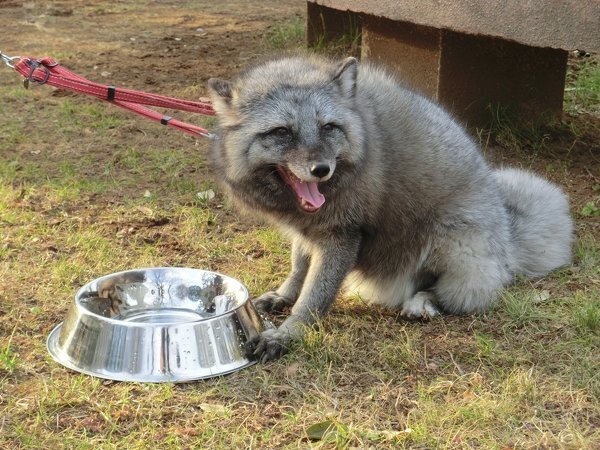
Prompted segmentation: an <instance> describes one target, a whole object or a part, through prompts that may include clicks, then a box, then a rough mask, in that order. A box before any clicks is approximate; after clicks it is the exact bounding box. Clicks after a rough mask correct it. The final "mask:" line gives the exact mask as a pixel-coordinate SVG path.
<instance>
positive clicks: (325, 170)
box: [310, 162, 331, 178]
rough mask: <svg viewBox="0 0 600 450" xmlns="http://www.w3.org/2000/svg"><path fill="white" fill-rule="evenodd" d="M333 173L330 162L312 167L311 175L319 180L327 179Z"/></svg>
mask: <svg viewBox="0 0 600 450" xmlns="http://www.w3.org/2000/svg"><path fill="white" fill-rule="evenodd" d="M329 172H331V166H330V165H329V163H328V162H318V163H315V164H313V165H311V166H310V174H311V175H314V176H315V177H317V178H325V177H326V176H327V175H329Z"/></svg>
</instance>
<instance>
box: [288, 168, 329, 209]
mask: <svg viewBox="0 0 600 450" xmlns="http://www.w3.org/2000/svg"><path fill="white" fill-rule="evenodd" d="M277 172H279V175H281V178H282V179H283V181H284V182H285V184H287V185H288V186H289V187H291V188H292V190H293V191H294V193H295V194H296V197H298V203H299V205H300V207H301V208H302V209H303V210H304V211H306V212H315V211H317V210H318V209H319V208H320V207H321V206H323V203H325V197H324V196H323V194H321V193H320V192H319V188H318V186H317V185H318V183H317V182H316V181H302V180H301V179H300V178H298V177H297V176H296V175H294V174H293V173H292V172H290V171H289V170H287V169H285V168H283V167H281V166H277Z"/></svg>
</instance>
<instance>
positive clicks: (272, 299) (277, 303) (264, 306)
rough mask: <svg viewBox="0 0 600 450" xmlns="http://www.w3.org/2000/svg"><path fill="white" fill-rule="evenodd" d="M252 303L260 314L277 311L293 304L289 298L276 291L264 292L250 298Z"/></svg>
mask: <svg viewBox="0 0 600 450" xmlns="http://www.w3.org/2000/svg"><path fill="white" fill-rule="evenodd" d="M252 303H254V307H255V308H256V310H257V311H258V312H259V313H262V314H269V313H279V312H281V311H283V310H284V309H285V308H286V307H287V306H290V305H292V304H293V302H292V301H291V300H290V299H289V298H287V297H284V296H283V295H279V294H278V293H277V292H276V291H269V292H265V293H264V294H263V295H261V296H260V297H257V298H255V299H254V300H252Z"/></svg>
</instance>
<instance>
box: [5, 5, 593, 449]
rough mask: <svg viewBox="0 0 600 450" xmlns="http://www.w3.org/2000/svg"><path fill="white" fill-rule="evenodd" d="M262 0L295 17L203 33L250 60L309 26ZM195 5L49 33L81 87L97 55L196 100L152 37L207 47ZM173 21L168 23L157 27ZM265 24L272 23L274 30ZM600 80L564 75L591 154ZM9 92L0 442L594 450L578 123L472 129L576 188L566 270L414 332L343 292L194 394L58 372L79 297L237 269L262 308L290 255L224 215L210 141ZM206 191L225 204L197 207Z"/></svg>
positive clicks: (99, 14) (149, 8)
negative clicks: (113, 278) (55, 353)
mask: <svg viewBox="0 0 600 450" xmlns="http://www.w3.org/2000/svg"><path fill="white" fill-rule="evenodd" d="M63 3H64V4H65V6H64V7H65V8H66V7H68V5H70V4H71V3H73V5H75V3H74V2H69V1H67V2H63ZM266 4H267V6H269V5H270V6H271V7H273V8H275V7H276V8H277V11H278V12H279V11H280V10H282V9H284V10H285V11H287V13H286V14H283V15H282V14H277V15H273V17H270V16H269V17H270V18H268V20H267V19H265V18H264V17H265V15H268V14H274V13H273V12H272V10H269V9H263V8H265V6H264V4H261V6H260V7H256V6H254V8H259V9H258V10H256V9H254V10H251V8H252V7H253V6H252V4H251V3H244V10H243V11H241V12H240V11H239V8H240V6H239V3H235V2H231V3H228V2H225V4H223V6H222V7H221V8H219V10H218V14H213V9H208V10H207V12H206V14H205V15H204V16H203V20H204V19H206V20H208V21H212V22H210V23H209V25H210V24H211V23H212V24H215V27H222V28H219V29H220V30H222V31H219V33H221V32H222V33H223V34H220V35H219V39H221V40H222V41H227V39H231V38H232V37H235V33H248V34H247V35H244V36H245V39H247V41H248V43H247V44H246V45H247V52H255V53H260V52H262V51H266V49H261V48H256V46H255V45H254V44H255V43H256V42H267V44H268V45H266V46H265V47H269V48H272V47H276V46H279V45H281V46H282V47H283V48H287V47H288V46H290V47H291V46H294V45H297V44H296V43H297V41H298V40H300V39H301V31H302V33H303V25H302V21H301V20H298V19H289V20H288V19H283V20H282V19H281V17H292V18H294V17H298V14H302V10H301V9H300V6H297V5H296V6H293V7H291V6H289V5H288V6H286V5H287V4H285V3H282V2H273V3H269V2H266ZM200 6H202V4H198V3H197V2H196V3H192V2H190V5H187V4H185V5H180V7H179V8H177V9H176V10H175V9H173V8H172V6H163V5H161V2H145V1H143V0H139V1H133V2H125V3H123V4H122V5H121V4H120V5H119V6H118V7H115V6H111V5H109V4H108V2H107V3H106V4H105V5H101V4H98V5H94V6H90V7H87V8H83V9H81V8H73V15H72V16H71V17H64V18H63V17H60V16H55V17H53V18H52V27H53V28H55V29H56V33H55V35H56V36H61V35H64V34H65V33H66V32H67V31H68V33H69V35H70V36H71V40H69V41H62V40H60V39H57V40H56V42H55V43H54V44H53V46H54V47H55V50H56V52H58V53H59V54H60V53H62V54H64V55H71V56H72V57H73V60H71V63H73V64H82V67H83V70H81V72H82V74H84V75H85V74H86V72H93V71H94V70H95V69H93V65H92V64H96V61H98V64H101V63H102V64H105V63H107V61H109V62H110V64H116V63H117V62H118V61H117V60H118V57H119V55H122V57H123V58H124V61H125V66H126V67H127V68H128V70H131V71H132V72H131V73H133V74H134V75H136V76H138V77H137V78H136V76H132V77H131V79H128V80H126V81H128V84H129V85H131V86H135V85H136V84H137V85H140V88H144V86H143V84H144V80H145V78H144V77H145V76H150V75H152V76H154V75H156V74H160V73H161V72H164V73H168V74H169V75H168V78H164V79H162V81H163V82H168V81H169V80H170V79H171V78H175V79H174V80H173V85H170V86H175V87H173V89H180V90H181V91H180V92H183V93H184V94H185V95H183V94H182V96H185V97H187V98H196V97H200V96H202V95H203V94H204V92H203V91H202V90H201V89H202V88H201V87H199V86H201V83H199V82H198V80H196V79H190V77H184V76H182V75H180V74H179V68H182V67H184V65H185V63H187V62H189V61H188V60H187V56H186V55H187V54H183V53H182V54H181V55H179V54H175V51H174V50H172V51H169V52H165V51H164V50H165V49H164V48H163V47H161V46H164V42H163V40H162V38H163V37H164V36H163V34H161V33H166V34H167V35H171V34H176V33H175V31H174V30H176V31H177V32H179V28H178V27H180V24H181V23H182V22H184V23H185V24H186V26H188V25H189V29H192V30H193V29H196V28H198V27H199V26H202V28H205V29H206V30H207V36H208V37H210V35H211V33H217V31H215V30H216V29H217V28H210V26H209V25H204V24H201V23H198V24H196V23H195V22H194V20H196V18H197V17H198V16H199V15H198V14H197V13H198V8H200ZM209 6H210V5H209ZM115 8H116V9H115ZM187 8H192V9H189V10H188V9H187ZM212 8H214V7H212ZM236 8H237V9H236ZM285 8H288V9H285ZM18 11H20V8H18V7H11V6H7V7H6V8H3V15H2V18H0V22H2V23H3V26H5V27H6V28H5V30H6V33H7V36H13V35H14V36H22V37H23V39H27V42H30V44H28V45H30V46H31V48H32V53H33V54H35V53H37V51H34V50H33V49H34V48H35V47H37V49H38V50H39V51H40V52H41V53H43V51H42V50H44V49H45V46H44V44H45V40H47V34H45V33H41V32H40V33H38V32H36V31H34V30H33V28H32V29H29V28H28V29H27V30H23V29H22V27H20V25H19V24H20V23H22V21H23V20H24V19H20V18H19V17H20V16H18V14H19V12H18ZM223 11H227V14H225V13H223ZM236 11H237V12H236ZM269 11H271V12H269ZM115 12H119V14H115ZM5 14H6V15H5ZM11 14H13V16H11ZM14 14H17V16H14ZM105 16H108V17H109V18H110V21H105V20H104V19H103V17H105ZM163 16H164V18H165V20H166V22H165V23H166V24H167V25H165V26H164V27H159V26H156V27H147V26H145V24H146V23H156V21H157V20H158V19H157V18H161V17H163ZM5 17H6V18H5ZM9 19H10V20H9ZM198 20H200V19H198ZM264 20H267V21H268V23H273V24H275V23H277V24H278V25H273V26H271V28H270V29H269V31H267V32H266V33H265V26H264V22H263V21H264ZM97 21H102V22H103V23H104V24H105V25H106V26H107V27H109V31H110V33H108V31H107V33H108V34H107V35H106V36H104V37H103V35H100V34H99V35H98V39H100V40H102V39H105V40H106V42H100V43H99V45H100V48H102V49H106V48H112V47H110V46H109V44H111V45H112V43H113V42H114V39H116V36H119V39H120V40H119V41H118V42H119V43H120V44H119V45H121V44H122V43H123V42H125V43H127V44H126V45H125V44H122V46H121V47H119V48H118V51H117V50H115V49H114V48H113V49H112V50H110V51H108V52H107V53H104V54H102V55H101V56H98V59H95V58H96V53H95V52H93V51H91V50H90V49H91V47H89V46H90V45H91V44H89V43H88V42H87V40H84V39H83V38H82V39H81V43H82V45H81V46H78V45H74V44H73V42H76V41H77V38H78V36H79V37H81V36H86V35H87V34H86V33H87V31H86V30H88V29H89V27H88V26H89V25H90V23H95V22H97ZM171 23H174V24H178V25H177V26H174V25H173V29H171V28H169V27H171V25H168V24H171ZM78 24H82V31H81V33H82V34H81V35H79V34H77V33H78V32H77V27H76V25H78ZM125 24H126V25H127V26H124V25H125ZM83 25H85V26H83ZM110 27H114V28H110ZM165 27H166V28H169V29H167V30H166V31H165V29H166V28H165ZM249 27H255V28H251V29H250V28H249ZM248 29H250V31H247V30H248ZM66 30H67V31H66ZM119 30H121V31H119ZM123 30H126V31H123ZM119 32H120V33H125V34H118V33H119ZM234 32H235V33H234ZM18 33H24V34H23V35H19V34H18ZM99 33H100V31H99ZM114 33H117V34H114ZM227 33H230V34H229V38H228V37H226V36H225V34H227ZM265 34H266V35H267V36H270V37H267V38H265V37H264V36H265ZM131 36H137V37H138V39H137V40H136V41H135V44H131V42H132V41H130V40H129V37H131ZM74 39H75V41H74ZM185 39H187V38H186V37H185V36H184V40H185ZM202 39H207V37H206V36H203V37H198V38H197V40H196V41H187V40H186V41H185V42H186V43H187V44H186V45H189V47H188V49H191V50H190V51H196V52H203V51H205V49H206V51H207V52H208V53H206V55H210V54H211V53H210V52H217V51H221V50H222V48H221V47H218V48H217V49H215V50H213V49H212V48H210V45H208V44H205V41H203V40H202ZM253 39H254V40H253ZM265 39H272V40H273V41H272V43H269V41H268V40H267V41H265ZM348 40H349V41H357V38H356V35H354V36H349V37H348ZM84 41H85V42H84ZM23 42H24V41H23ZM212 43H213V44H214V45H217V44H218V42H217V44H215V43H214V42H212ZM84 44H85V45H84ZM154 44H156V45H157V47H156V48H154V47H151V45H154ZM194 45H196V46H198V48H196V49H195V50H194V49H193V48H192V47H193V46H194ZM240 45H241V44H240ZM140 46H141V47H140ZM322 50H323V51H325V50H326V49H325V48H323V49H322ZM103 51H105V50H103ZM334 51H336V49H335V48H334ZM161 52H162V53H161ZM146 54H152V55H155V54H158V55H164V56H165V57H164V58H163V57H161V58H156V59H155V58H148V59H147V58H145V57H143V55H146ZM188 54H189V53H188ZM74 55H79V56H81V58H80V59H79V62H77V61H76V60H75V58H74ZM140 55H141V56H140ZM224 55H225V54H223V55H220V56H219V58H220V59H219V64H220V65H215V66H211V67H210V70H211V71H214V72H215V75H216V76H226V75H227V76H228V74H230V73H233V72H235V70H236V68H235V67H234V65H236V64H237V61H233V59H231V60H230V59H228V58H226V57H225V56H224ZM53 56H55V55H53ZM140 58H141V59H140ZM138 60H139V61H141V66H138V67H136V66H135V62H136V61H138ZM100 61H101V62H100ZM85 64H89V65H85ZM160 64H164V66H160ZM588 66H589V67H590V68H589V69H588V68H585V67H588ZM594 67H596V66H594V65H593V64H592V63H591V62H590V63H586V64H585V65H584V66H583V68H581V69H580V70H577V71H574V72H573V76H572V77H571V78H570V80H571V81H570V84H569V88H571V87H574V88H576V89H574V90H570V91H569V90H568V91H567V95H568V96H570V95H571V94H573V99H572V100H568V101H572V102H573V103H572V107H573V111H577V114H574V116H573V117H572V122H571V125H572V126H573V129H576V130H582V129H585V130H588V131H586V132H589V133H592V135H591V136H592V137H593V140H592V142H595V143H597V142H598V140H599V139H600V134H593V133H597V131H594V130H597V128H594V126H593V125H594V124H595V123H597V122H594V121H593V120H594V119H590V116H592V117H594V114H597V104H598V101H597V100H594V97H593V94H589V93H588V94H585V96H580V97H576V96H575V93H577V95H579V94H582V93H584V92H588V91H584V90H583V89H592V91H591V92H593V89H594V87H593V86H594V84H593V83H592V85H591V86H592V87H591V88H589V87H586V86H590V84H589V82H588V81H585V80H586V79H587V78H590V79H592V80H593V79H594V78H593V70H595V69H594ZM148 69H151V70H148ZM99 70H104V68H102V69H99ZM111 70H112V69H111ZM182 70H183V69H182ZM207 70H208V69H207ZM219 71H222V72H223V73H219ZM114 72H115V73H116V72H117V71H114ZM129 74H130V72H127V76H128V77H129ZM149 74H150V75H149ZM92 75H94V74H93V73H91V74H90V77H92ZM140 77H141V78H140ZM192 78H193V77H192ZM577 80H579V81H577ZM122 81H123V80H122ZM194 83H198V84H194ZM577 83H579V84H577ZM182 86H188V87H182ZM152 88H153V89H151V90H153V91H156V92H158V91H159V89H158V87H157V86H152ZM154 88H156V89H154ZM584 97H585V98H584ZM0 98H1V99H2V100H3V103H2V105H3V106H2V107H3V109H2V111H3V113H4V114H0V448H10V449H42V448H52V447H56V448H75V449H88V448H94V449H96V448H99V449H116V448H132V449H144V448H148V447H150V446H151V447H153V448H154V447H156V448H165V449H179V448H215V449H225V448H260V449H263V448H264V449H270V448H273V449H292V448H316V449H332V448H342V449H350V448H377V449H379V448H381V449H387V448H389V449H396V448H456V449H468V448H486V449H487V448H490V449H507V448H567V449H586V448H588V449H593V448H597V443H598V442H600V431H599V430H600V400H599V399H600V376H599V375H598V373H599V371H598V368H599V367H600V360H599V357H598V355H599V354H600V302H599V299H600V244H599V242H600V234H599V233H600V231H599V230H600V229H599V228H598V227H599V222H598V216H597V215H596V214H595V213H594V212H593V210H592V208H591V207H589V208H588V209H587V210H586V211H589V212H590V213H589V214H586V213H583V212H582V211H584V208H585V207H587V203H588V202H594V205H595V206H599V205H598V203H597V200H598V199H597V195H598V190H597V189H596V188H595V186H596V185H597V184H598V180H597V175H596V174H597V171H596V170H595V169H596V165H597V161H596V159H594V157H595V156H594V155H595V153H594V151H595V150H594V148H593V147H591V146H589V145H588V144H587V143H588V142H589V140H588V138H587V137H585V136H583V135H581V134H578V133H575V132H573V133H571V132H570V131H569V129H568V128H567V129H566V130H565V129H562V128H558V129H556V128H553V129H549V130H546V129H534V128H532V129H527V128H526V129H525V130H520V129H519V128H518V125H519V124H516V123H514V122H513V121H511V120H510V118H508V117H506V116H505V115H503V114H502V112H501V111H499V112H498V115H497V120H496V123H495V126H494V129H493V130H492V131H493V134H489V133H490V130H485V132H483V131H482V134H481V136H482V138H484V139H485V138H486V137H489V141H488V142H489V145H488V153H489V154H490V155H492V156H493V155H494V154H496V155H498V154H501V155H502V157H503V158H507V160H506V162H507V163H514V164H520V165H525V166H527V167H530V168H532V169H534V170H536V171H539V172H540V173H545V174H546V175H548V176H549V177H552V178H553V179H554V180H555V181H557V182H559V183H561V184H563V186H565V189H567V190H568V191H569V193H570V194H571V197H572V203H573V212H574V217H575V219H576V223H577V235H578V239H577V243H576V246H575V248H574V261H573V264H572V265H571V266H569V267H566V268H564V269H561V270H558V271H556V272H554V273H553V274H551V275H549V276H547V277H544V278H542V279H539V280H519V281H518V283H517V284H516V285H515V286H512V287H510V288H508V289H506V290H505V291H503V293H502V295H501V297H500V299H499V301H498V302H497V304H496V305H495V307H494V308H493V310H492V311H490V312H489V313H487V314H480V315H474V316H468V317H452V316H442V317H437V318H434V319H433V320H431V321H428V322H407V321H403V320H402V319H400V318H399V317H398V315H397V313H396V312H393V311H385V310H383V309H379V308H376V307H368V306H367V305H365V304H364V303H363V302H362V301H361V300H360V299H358V298H340V299H339V301H338V302H337V304H336V305H334V307H333V309H332V312H331V314H330V315H328V316H327V317H326V318H324V319H323V320H322V321H321V322H320V323H319V326H318V327H316V328H314V329H310V330H309V331H308V333H307V334H306V336H305V338H304V339H303V340H302V341H301V342H298V343H296V344H294V346H293V348H292V351H291V352H290V354H288V355H287V356H286V357H284V358H283V359H282V360H280V361H277V362H275V363H271V364H268V365H264V366H261V365H257V366H253V367H250V368H247V369H245V370H242V371H239V372H237V373H234V374H231V375H228V376H225V377H221V378H214V379H209V380H204V381H199V382H195V383H185V384H177V385H174V384H162V385H159V384H141V383H120V382H110V381H106V380H100V379H97V378H93V377H89V376H86V375H81V374H78V373H75V372H72V371H70V370H67V369H65V368H63V367H62V366H60V365H58V364H56V363H55V362H54V361H52V359H51V358H50V356H49V355H48V354H47V351H46V349H45V339H46V337H47V335H48V333H49V332H50V331H51V330H52V329H53V328H54V327H55V326H56V325H57V324H58V323H60V321H61V320H63V319H64V315H65V312H66V310H67V308H68V307H69V305H70V303H71V301H72V298H73V295H74V293H75V292H76V290H77V289H78V288H79V287H80V286H81V285H82V284H83V283H85V282H87V281H89V280H91V279H93V278H95V277H97V276H99V275H101V274H106V273H110V272H116V271H119V270H125V269H130V268H134V267H144V266H187V267H199V268H206V269H212V270H217V271H221V272H224V273H227V274H230V275H232V276H234V277H236V278H238V279H240V280H242V281H243V282H244V284H245V285H246V286H247V287H248V289H249V290H250V292H251V294H252V295H258V294H260V293H262V292H264V291H265V290H268V289H272V288H274V287H276V286H277V285H278V284H279V283H281V281H282V280H283V279H284V278H285V276H286V273H287V271H288V270H289V256H290V249H289V244H288V243H287V242H286V240H285V239H284V238H283V237H282V236H281V235H280V234H279V233H277V232H276V231H274V230H273V229H272V228H270V227H267V226H264V225H262V224H259V223H256V222H255V221H253V219H252V218H246V217H241V216H239V215H238V214H237V213H236V211H235V210H234V209H233V208H231V206H230V205H229V203H228V200H227V199H226V198H225V197H224V195H223V192H221V190H220V189H219V187H218V186H219V185H218V183H217V181H218V180H216V179H215V176H214V174H213V173H211V172H210V170H209V168H208V167H207V165H206V162H205V157H206V153H207V151H208V147H209V143H208V141H206V140H201V139H199V140H194V139H192V138H190V137H188V136H186V135H183V134H179V133H177V132H176V131H174V130H167V131H165V130H164V127H163V128H161V127H160V126H158V125H156V124H154V123H150V122H145V121H143V120H142V119H138V118H136V117H132V116H131V115H129V114H127V113H124V112H122V111H120V110H118V109H116V108H112V107H110V106H109V105H105V104H102V103H95V102H93V101H91V100H88V99H85V98H81V97H76V96H66V97H65V96H61V95H54V94H52V91H51V90H48V89H46V88H44V87H36V88H35V89H30V90H28V91H25V90H23V89H22V88H18V89H17V88H15V79H14V76H13V74H11V73H9V72H7V71H0ZM596 98H597V97H596ZM588 99H591V100H589V101H588ZM569 108H571V106H569ZM584 112H585V113H584ZM32 117H35V120H32ZM211 120H213V119H208V120H207V121H206V123H205V125H207V126H208V127H209V128H210V127H211V126H212V123H211ZM590 124H591V125H590ZM486 133H488V134H486ZM565 134H567V136H568V139H566V141H565V140H561V139H560V136H564V135H565ZM490 136H491V137H490ZM498 136H502V137H500V138H498ZM564 142H567V144H564ZM590 174H591V175H590ZM594 176H595V177H596V178H594ZM208 189H212V190H213V191H214V192H215V194H216V195H215V197H214V198H213V199H211V200H202V199H200V198H198V197H197V195H196V193H198V192H203V191H206V190H208ZM274 320H275V321H276V322H279V321H281V320H283V317H276V318H274Z"/></svg>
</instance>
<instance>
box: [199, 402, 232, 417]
mask: <svg viewBox="0 0 600 450" xmlns="http://www.w3.org/2000/svg"><path fill="white" fill-rule="evenodd" d="M198 406H199V407H200V409H201V410H202V411H204V412H210V413H214V414H217V415H220V416H222V415H224V414H225V413H226V412H227V408H225V406H223V405H218V404H215V403H200V405H198Z"/></svg>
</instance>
